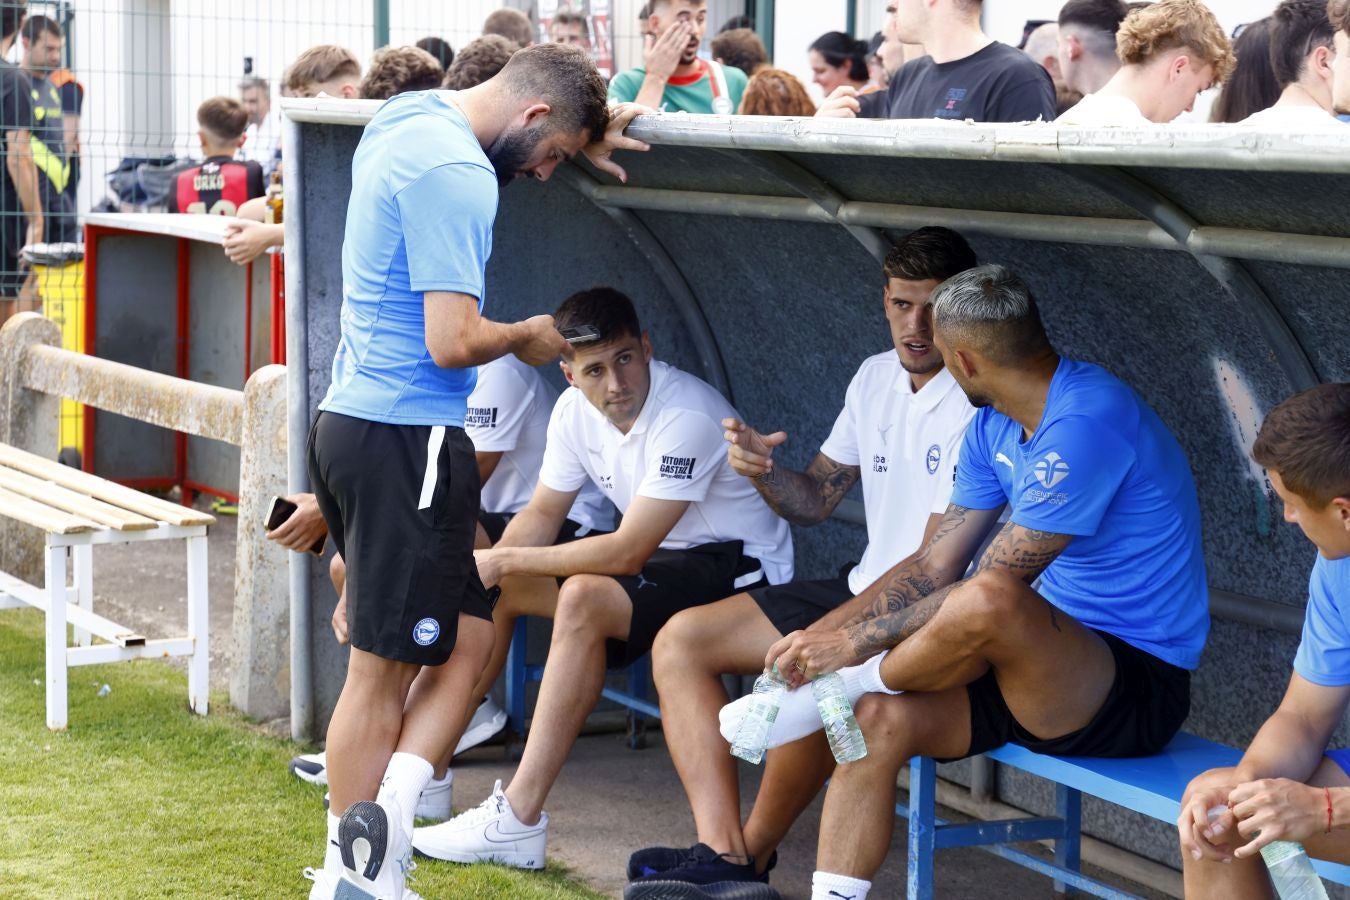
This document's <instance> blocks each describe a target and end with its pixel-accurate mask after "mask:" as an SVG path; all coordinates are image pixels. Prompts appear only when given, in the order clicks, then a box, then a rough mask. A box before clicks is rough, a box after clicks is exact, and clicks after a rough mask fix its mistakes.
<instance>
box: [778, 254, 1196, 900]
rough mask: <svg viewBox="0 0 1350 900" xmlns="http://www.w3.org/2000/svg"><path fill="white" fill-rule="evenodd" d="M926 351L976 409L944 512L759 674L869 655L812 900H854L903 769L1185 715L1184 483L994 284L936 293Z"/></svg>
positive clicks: (803, 673) (978, 281)
mask: <svg viewBox="0 0 1350 900" xmlns="http://www.w3.org/2000/svg"><path fill="white" fill-rule="evenodd" d="M933 340H934V343H935V344H936V346H937V348H938V349H939V350H940V351H942V358H943V359H944V360H945V362H946V364H947V369H948V371H950V372H951V373H952V376H953V377H954V378H955V379H956V381H957V383H958V384H960V385H961V387H962V389H963V390H964V391H965V392H966V396H967V397H968V398H969V400H970V402H971V404H972V405H974V406H975V407H977V411H976V413H975V418H974V419H973V420H972V421H971V423H970V427H969V428H968V429H967V430H966V435H965V440H964V442H963V444H962V446H961V454H960V462H959V464H958V465H957V471H956V485H955V488H954V489H953V491H952V498H951V505H950V506H949V507H948V508H947V512H946V513H945V514H944V516H943V518H942V521H941V523H940V524H939V525H938V526H937V529H936V531H935V532H934V533H933V536H932V538H931V539H930V540H929V542H928V543H927V545H926V546H924V547H921V548H920V549H919V550H918V551H916V552H915V553H914V554H912V555H910V556H909V557H907V558H906V559H904V560H902V561H901V562H900V563H898V564H897V565H896V566H895V567H894V568H892V569H891V570H890V571H889V572H887V573H886V574H885V575H883V576H882V577H881V578H880V579H878V580H877V582H876V583H875V584H873V585H872V586H871V587H870V588H868V589H867V590H866V591H864V592H863V593H862V594H861V595H860V596H858V597H856V598H854V599H853V600H850V601H848V602H847V603H845V604H844V605H843V606H841V607H839V608H838V609H837V610H835V611H834V612H832V613H830V614H828V615H827V616H825V617H824V618H823V619H821V620H820V621H819V622H817V623H816V624H814V625H812V626H811V627H810V628H808V629H807V630H806V631H799V632H795V633H794V634H791V635H788V636H787V637H786V638H783V639H782V640H781V641H779V642H778V643H777V644H775V645H774V646H773V647H772V648H771V649H770V650H769V654H768V657H767V658H766V661H765V665H766V666H768V665H770V664H776V665H777V666H778V670H779V671H780V672H785V673H788V674H789V681H790V682H791V683H792V684H793V686H794V687H796V686H800V685H801V684H802V683H803V682H804V681H805V680H806V679H808V678H810V677H812V676H816V675H820V674H821V673H824V672H831V671H834V670H836V669H839V668H840V667H844V666H851V665H853V664H855V663H858V662H860V661H863V660H868V659H869V658H870V657H873V656H874V655H876V654H878V653H882V652H884V653H885V656H884V657H883V658H882V659H881V660H880V662H879V664H878V663H876V662H869V666H871V667H873V669H874V671H873V674H872V677H871V678H870V679H869V678H863V679H861V681H862V682H863V683H862V687H861V689H862V690H863V691H867V692H868V693H867V694H866V696H863V697H861V698H860V700H859V703H858V705H857V716H858V724H859V725H860V726H861V727H862V731H863V735H864V736H865V738H866V740H867V749H868V754H867V756H866V757H865V758H863V759H861V760H859V761H857V762H854V763H850V764H849V765H847V766H843V767H840V768H839V769H837V770H835V774H834V778H833V780H832V781H831V782H830V788H829V791H828V793H827V794H826V799H825V809H824V812H823V814H822V817H821V823H820V849H819V855H818V859H817V871H816V874H815V879H814V881H813V885H812V886H813V891H814V893H813V897H816V898H824V897H829V896H832V894H831V892H834V893H833V895H835V896H838V895H842V896H851V897H855V898H857V900H862V898H863V897H865V896H866V895H867V892H868V890H869V889H870V888H871V882H870V881H869V880H868V879H870V878H871V877H872V875H873V874H874V873H875V872H876V871H877V869H879V868H880V867H881V863H882V860H883V859H884V858H885V856H886V850H887V849H888V848H889V846H890V839H891V826H892V823H893V822H894V820H895V782H896V776H897V775H898V774H899V770H900V768H901V766H903V765H905V763H907V762H908V761H909V759H910V758H911V757H913V756H920V755H921V756H933V757H938V758H940V759H962V758H964V757H967V756H973V755H975V754H978V753H983V752H984V751H986V750H991V749H993V748H995V747H999V746H1001V745H1003V744H1005V743H1015V744H1020V745H1022V746H1024V747H1028V748H1030V749H1032V750H1035V751H1037V752H1042V753H1053V754H1056V755H1072V756H1144V755H1148V754H1151V753H1156V752H1158V751H1159V750H1161V749H1162V748H1163V747H1164V746H1165V745H1166V744H1167V742H1168V741H1169V740H1171V739H1172V736H1173V735H1175V734H1176V732H1177V730H1178V729H1179V728H1180V727H1181V723H1182V722H1183V721H1184V720H1185V718H1186V715H1187V713H1188V712H1189V711H1190V675H1191V670H1193V669H1194V668H1195V667H1196V665H1197V664H1198V663H1199V661H1200V650H1201V648H1202V647H1203V646H1204V643H1205V637H1206V635H1207V634H1208V631H1209V605H1208V596H1207V590H1206V585H1205V566H1204V559H1203V556H1202V551H1201V545H1200V505H1199V502H1198V500H1197V499H1196V493H1195V483H1194V481H1193V480H1192V478H1191V470H1190V466H1189V464H1188V463H1187V460H1186V456H1185V453H1184V452H1183V451H1182V449H1181V446H1180V445H1179V444H1178V443H1177V441H1176V438H1174V437H1173V436H1172V433H1171V432H1170V431H1168V430H1167V426H1166V425H1164V424H1163V423H1162V421H1161V420H1160V419H1159V418H1158V417H1157V415H1156V414H1155V413H1154V412H1153V410H1151V409H1150V408H1149V407H1148V405H1147V404H1145V403H1144V401H1143V400H1142V399H1140V398H1139V396H1138V395H1137V394H1136V393H1135V392H1134V391H1133V390H1131V389H1130V388H1129V387H1128V386H1127V385H1125V384H1124V383H1122V382H1121V381H1119V380H1118V379H1116V378H1115V377H1114V376H1112V375H1111V374H1110V373H1108V372H1106V371H1105V370H1103V369H1101V368H1099V367H1097V366H1094V365H1089V364H1087V363H1082V362H1076V361H1074V360H1070V359H1064V358H1062V357H1060V356H1059V355H1058V354H1057V353H1056V352H1055V350H1054V348H1053V347H1052V346H1051V345H1050V341H1049V339H1048V338H1047V337H1046V334H1045V329H1044V327H1043V326H1042V324H1041V319H1040V314H1039V312H1038V311H1037V308H1036V304H1035V301H1034V300H1033V299H1032V297H1031V292H1030V291H1029V290H1028V288H1027V286H1026V284H1025V283H1023V282H1022V280H1021V279H1020V278H1018V277H1017V276H1016V275H1014V274H1013V273H1012V272H1009V271H1008V270H1007V269H1004V268H1002V267H1000V266H980V267H978V268H974V269H968V270H967V271H965V272H962V273H961V274H959V275H956V276H954V277H952V278H949V279H947V281H945V282H943V283H942V284H941V285H940V286H939V287H938V288H937V290H936V291H934V293H933ZM1005 506H1006V507H1008V508H1009V510H1010V512H1009V517H1008V521H1007V523H1006V524H1005V525H1003V526H1002V527H1001V528H999V530H998V534H997V535H996V536H995V537H994V538H993V541H992V543H991V544H990V545H989V549H988V550H986V551H985V553H984V555H983V556H982V557H981V558H980V562H979V566H978V568H977V570H976V572H975V574H974V575H972V576H971V577H969V578H965V579H962V575H963V574H964V573H965V571H966V569H967V567H968V565H969V564H970V562H971V560H972V558H973V557H974V554H975V552H976V550H977V549H978V548H979V547H980V545H981V544H982V543H983V542H984V539H985V538H986V536H988V535H989V534H990V532H992V531H993V530H994V529H995V528H996V527H998V518H999V513H1000V512H1001V511H1002V510H1003V509H1004V507H1005ZM1033 584H1034V585H1035V588H1034V589H1033V587H1032V585H1033ZM846 680H847V679H846ZM853 680H854V681H857V680H858V679H853ZM897 691H903V692H904V693H901V694H898V695H896V694H895V692H897ZM794 693H795V692H794ZM786 708H787V703H786V701H785V703H784V709H780V711H779V716H780V718H781V717H782V716H783V715H784V713H785V712H786V711H787V709H786ZM820 744H821V748H822V752H823V753H828V750H827V749H825V748H824V742H823V741H821V742H820Z"/></svg>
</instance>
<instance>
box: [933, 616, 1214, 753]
mask: <svg viewBox="0 0 1350 900" xmlns="http://www.w3.org/2000/svg"><path fill="white" fill-rule="evenodd" d="M1094 633H1095V634H1096V635H1097V636H1098V637H1100V638H1101V639H1102V640H1104V641H1106V645H1107V646H1108V647H1110V648H1111V655H1112V656H1113V657H1115V661H1116V677H1115V680H1114V681H1112V682H1111V690H1110V691H1109V692H1108V693H1107V695H1106V702H1104V703H1103V704H1102V708H1101V709H1099V710H1098V711H1097V715H1096V716H1094V717H1093V719H1092V721H1091V722H1089V723H1088V724H1087V725H1086V726H1084V727H1083V728H1080V729H1079V730H1078V731H1074V732H1070V733H1069V734H1066V735H1063V736H1062V737H1057V738H1051V739H1049V740H1041V739H1040V738H1038V737H1036V736H1035V735H1033V734H1032V733H1031V732H1029V731H1027V730H1026V729H1025V728H1023V727H1022V726H1021V725H1019V724H1018V722H1017V720H1016V719H1014V718H1013V715H1012V712H1011V710H1009V709H1008V704H1007V703H1005V702H1004V701H1003V694H1002V693H1001V692H1000V691H999V689H998V679H997V678H996V677H995V676H994V670H993V669H990V670H989V671H988V672H986V673H985V674H984V675H982V676H980V677H979V678H977V679H976V680H975V681H973V682H971V683H970V684H968V685H966V694H967V696H968V697H969V698H970V750H969V751H967V753H966V754H965V755H966V756H975V755H976V754H978V753H983V752H984V751H986V750H992V749H994V748H995V747H1001V746H1003V745H1004V744H1008V743H1013V744H1019V745H1021V746H1023V747H1026V748H1027V749H1028V750H1034V751H1035V752H1037V753H1047V754H1051V755H1053V756H1102V757H1121V756H1151V755H1153V754H1154V753H1158V752H1160V751H1161V750H1162V749H1163V747H1166V746H1167V742H1168V741H1170V740H1172V738H1173V736H1174V735H1176V733H1177V732H1178V731H1179V730H1180V729H1181V724H1182V723H1183V722H1185V721H1186V716H1188V715H1189V714H1190V711H1191V673H1190V672H1188V671H1187V670H1185V669H1182V668H1180V667H1178V666H1174V665H1172V664H1171V663H1166V662H1163V661H1162V660H1161V659H1158V657H1156V656H1154V655H1153V654H1151V653H1147V652H1145V651H1143V650H1140V649H1139V648H1138V647H1134V646H1131V645H1130V644H1127V643H1125V642H1124V641H1122V640H1121V639H1120V638H1118V637H1116V636H1115V635H1111V634H1107V633H1106V632H1104V631H1095V632H1094ZM947 761H948V760H943V762H947Z"/></svg>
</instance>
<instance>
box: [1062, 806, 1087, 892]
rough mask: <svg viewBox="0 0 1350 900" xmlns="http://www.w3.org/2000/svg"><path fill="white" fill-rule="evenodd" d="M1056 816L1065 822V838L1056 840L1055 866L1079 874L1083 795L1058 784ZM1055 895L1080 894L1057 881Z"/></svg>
mask: <svg viewBox="0 0 1350 900" xmlns="http://www.w3.org/2000/svg"><path fill="white" fill-rule="evenodd" d="M1055 814H1056V815H1057V816H1059V818H1061V819H1063V820H1064V837H1062V838H1058V839H1056V840H1055V864H1056V865H1060V866H1063V867H1064V868H1066V869H1072V870H1073V871H1075V872H1077V871H1079V868H1080V866H1081V864H1082V861H1081V850H1082V841H1083V839H1082V830H1083V795H1082V794H1081V793H1080V792H1078V791H1075V790H1074V789H1072V788H1069V787H1066V786H1064V785H1062V784H1056V785H1055ZM1055 893H1056V894H1062V895H1066V896H1068V895H1072V894H1077V893H1078V892H1077V891H1075V890H1073V889H1072V888H1070V887H1068V886H1067V885H1066V884H1064V882H1062V881H1056V882H1055Z"/></svg>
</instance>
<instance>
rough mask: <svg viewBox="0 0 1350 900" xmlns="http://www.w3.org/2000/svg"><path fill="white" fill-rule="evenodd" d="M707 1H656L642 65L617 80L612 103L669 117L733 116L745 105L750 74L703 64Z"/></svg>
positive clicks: (611, 89)
mask: <svg viewBox="0 0 1350 900" xmlns="http://www.w3.org/2000/svg"><path fill="white" fill-rule="evenodd" d="M707 6H708V4H707V0H652V2H651V3H650V4H648V8H649V10H650V16H649V18H648V20H647V27H648V29H649V34H648V35H647V37H646V38H645V49H644V50H643V54H642V65H641V66H639V67H638V68H636V69H629V70H628V71H626V72H620V73H619V74H617V75H615V76H614V78H613V80H611V81H610V83H609V100H610V102H611V103H621V102H624V101H628V100H634V101H636V102H637V103H639V104H641V105H643V106H648V107H651V108H652V109H660V110H664V111H666V112H688V113H716V114H717V115H722V116H725V115H730V114H731V113H733V112H735V111H736V109H737V107H739V106H740V105H741V95H742V94H744V93H745V82H746V77H745V73H744V72H742V71H741V70H740V69H737V68H734V67H732V66H724V65H722V64H721V63H717V62H708V61H707V60H704V59H700V58H699V55H698V48H699V46H700V45H701V44H702V42H703V29H704V28H705V27H706V26H707V23H708V8H707Z"/></svg>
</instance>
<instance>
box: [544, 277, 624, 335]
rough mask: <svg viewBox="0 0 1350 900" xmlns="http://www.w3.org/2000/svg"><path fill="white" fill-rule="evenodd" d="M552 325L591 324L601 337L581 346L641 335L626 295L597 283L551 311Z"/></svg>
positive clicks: (562, 326)
mask: <svg viewBox="0 0 1350 900" xmlns="http://www.w3.org/2000/svg"><path fill="white" fill-rule="evenodd" d="M553 324H554V325H555V326H556V327H557V328H558V329H559V330H561V329H564V328H576V327H577V326H578V325H590V326H592V327H593V328H595V330H596V331H598V332H600V337H599V338H598V339H596V340H595V341H592V342H591V343H589V344H582V345H581V346H582V347H592V346H594V347H598V346H600V345H602V344H608V343H611V342H612V341H617V340H620V339H622V338H626V337H641V336H642V326H641V325H640V324H638V317H637V310H635V309H634V308H633V301H632V300H630V299H628V295H627V294H625V293H623V292H622V291H618V290H615V289H614V288H612V287H605V286H598V287H593V288H588V289H586V290H584V291H577V292H576V293H575V294H573V295H572V296H570V297H568V298H567V299H566V300H564V301H563V302H562V305H561V306H559V307H558V311H557V312H555V313H554V314H553Z"/></svg>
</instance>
